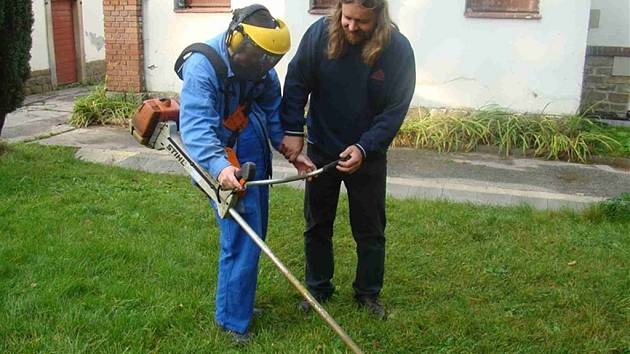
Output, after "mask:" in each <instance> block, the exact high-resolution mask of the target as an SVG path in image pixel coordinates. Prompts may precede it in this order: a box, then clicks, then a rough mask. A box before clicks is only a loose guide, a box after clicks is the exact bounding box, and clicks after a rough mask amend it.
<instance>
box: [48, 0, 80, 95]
mask: <svg viewBox="0 0 630 354" xmlns="http://www.w3.org/2000/svg"><path fill="white" fill-rule="evenodd" d="M74 1H75V0H52V3H51V4H52V23H53V41H54V47H55V65H56V66H57V70H56V73H57V84H58V85H63V84H69V83H72V82H77V50H76V45H75V40H74V15H73V6H72V5H73V2H74Z"/></svg>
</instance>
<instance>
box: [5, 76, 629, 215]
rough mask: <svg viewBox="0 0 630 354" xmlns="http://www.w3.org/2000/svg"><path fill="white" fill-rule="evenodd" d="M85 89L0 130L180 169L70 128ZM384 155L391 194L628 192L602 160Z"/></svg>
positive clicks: (96, 130) (536, 199) (462, 197)
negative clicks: (599, 162)
mask: <svg viewBox="0 0 630 354" xmlns="http://www.w3.org/2000/svg"><path fill="white" fill-rule="evenodd" d="M86 93H87V89H86V88H73V89H67V90H62V91H56V92H53V93H49V94H43V95H34V96H29V97H27V99H26V101H25V106H24V107H22V108H20V109H18V110H17V111H16V112H13V113H11V114H9V115H8V116H7V119H6V123H5V127H4V129H3V131H2V136H1V137H0V138H1V139H3V140H5V141H8V142H24V141H28V142H37V143H40V144H48V145H64V146H73V147H77V148H78V149H77V153H76V156H77V158H79V159H82V160H85V161H91V162H97V163H103V164H108V165H114V166H120V167H125V168H132V169H138V170H143V171H149V172H156V173H177V174H184V173H185V172H184V171H183V169H182V168H181V167H180V166H179V165H178V164H177V163H176V162H175V161H174V160H173V159H172V158H171V157H170V156H169V155H167V154H166V153H165V152H163V151H154V150H150V149H148V148H145V147H143V146H141V145H139V144H138V143H136V141H135V140H134V139H133V138H132V137H131V135H130V134H129V132H128V130H127V129H124V128H116V127H90V128H85V129H75V128H73V127H71V126H69V125H67V123H66V121H67V119H68V116H69V115H70V113H71V111H72V106H73V101H74V99H75V98H76V97H78V96H80V95H84V94H86ZM388 160H389V163H388V171H389V172H388V181H387V182H388V192H389V193H390V194H391V195H392V196H395V197H403V198H426V199H449V200H454V201H467V202H474V203H480V204H496V205H519V204H523V203H525V204H529V205H532V206H534V207H536V208H539V209H559V208H562V207H569V208H576V209H580V208H584V207H585V206H588V205H589V204H591V203H593V202H597V201H600V200H604V199H606V198H610V197H614V196H616V195H619V194H621V193H622V192H630V169H628V168H621V167H611V166H608V165H582V164H574V163H566V162H558V161H545V160H539V159H522V158H504V157H501V156H498V155H497V154H496V153H450V154H440V153H437V152H434V151H428V150H414V149H392V150H390V153H389V155H388ZM273 165H274V166H273V167H274V177H283V176H287V175H290V174H294V173H295V170H294V169H293V167H292V166H291V165H290V164H288V163H287V162H286V161H285V160H284V159H283V158H282V157H281V156H280V155H275V156H274V164H273ZM293 185H294V186H296V187H301V186H302V184H301V183H294V184H293Z"/></svg>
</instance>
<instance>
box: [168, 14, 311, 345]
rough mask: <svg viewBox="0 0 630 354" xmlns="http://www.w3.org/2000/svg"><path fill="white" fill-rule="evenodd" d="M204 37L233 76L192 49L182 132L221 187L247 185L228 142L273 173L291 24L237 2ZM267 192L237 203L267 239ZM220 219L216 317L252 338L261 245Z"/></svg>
mask: <svg viewBox="0 0 630 354" xmlns="http://www.w3.org/2000/svg"><path fill="white" fill-rule="evenodd" d="M206 44H207V45H209V46H210V47H211V48H213V49H214V52H215V54H218V56H216V57H218V58H220V59H221V60H222V61H223V64H224V65H225V66H223V68H224V69H227V70H226V71H227V73H226V74H227V75H226V76H227V78H222V77H221V75H220V71H221V70H218V69H217V64H216V63H213V62H212V60H210V57H208V56H207V55H204V54H202V53H201V52H193V54H191V55H190V56H189V57H188V58H187V59H186V60H185V62H184V65H183V67H182V70H181V73H182V77H183V80H184V82H183V87H182V91H181V99H180V100H181V111H180V131H181V135H182V140H183V142H184V144H185V146H186V149H187V150H188V152H189V154H190V155H191V156H192V158H193V159H194V160H195V161H196V162H197V163H199V164H200V165H201V166H202V167H204V168H205V169H206V170H207V171H208V172H209V173H210V174H211V175H212V176H214V177H215V178H217V180H218V181H219V183H220V185H221V188H223V189H235V190H242V186H241V185H240V183H239V181H238V180H237V178H236V176H235V173H236V172H237V171H238V170H239V168H238V167H237V166H234V165H233V164H232V163H230V161H228V156H227V155H226V150H225V148H226V147H229V148H232V149H233V151H235V152H236V153H235V155H236V157H237V159H238V161H239V162H240V163H244V162H254V163H255V164H256V167H257V168H256V176H255V179H264V178H267V177H268V176H269V175H270V174H271V150H270V148H269V142H271V145H272V146H273V147H274V148H276V149H277V150H279V151H280V150H282V139H283V136H284V133H283V130H282V127H281V124H280V118H279V107H280V102H281V92H280V84H279V82H278V76H277V74H276V72H275V70H274V69H273V67H274V66H275V65H276V64H277V63H278V61H279V60H280V58H282V56H283V55H284V54H285V53H286V52H287V51H288V50H289V47H290V38H289V31H288V29H287V26H286V24H285V23H284V22H282V21H281V20H278V19H275V18H273V17H272V16H271V14H270V13H269V11H268V10H267V9H266V8H265V7H264V6H262V5H251V6H248V7H246V8H243V9H237V10H235V11H234V18H233V20H232V23H231V24H230V27H229V29H228V31H226V32H225V33H222V34H221V35H219V36H217V37H215V38H213V39H211V40H209V41H208V42H206ZM215 60H216V58H215ZM219 64H220V63H219ZM223 64H222V65H223ZM222 65H219V66H222ZM222 81H223V82H222ZM240 109H242V110H243V111H244V112H245V114H244V116H245V117H246V122H245V124H240V125H239V126H238V127H237V128H235V127H234V125H233V124H232V125H230V124H227V123H229V122H230V121H231V120H232V118H233V116H234V115H235V114H236V113H235V112H237V111H239V110H240ZM240 123H242V122H240ZM237 125H238V124H237ZM294 165H295V166H296V168H298V170H299V171H301V172H308V171H311V170H313V169H314V165H312V163H310V160H309V159H308V158H307V157H306V156H304V155H301V156H299V157H298V158H296V159H294ZM268 193H269V191H268V188H267V187H260V188H252V189H249V190H247V192H246V193H245V194H244V196H242V197H241V198H240V200H239V202H238V204H237V205H236V206H235V208H236V209H237V210H238V211H239V213H240V214H241V215H242V216H243V217H244V218H245V220H246V221H247V223H248V224H249V225H250V226H251V227H252V228H253V229H254V230H255V231H256V232H257V233H258V234H259V235H260V236H261V237H262V238H263V239H264V237H265V234H266V231H267V220H268V201H269V200H268V196H269V194H268ZM215 214H216V212H215ZM216 219H217V221H218V223H219V227H220V229H221V235H220V244H221V249H220V259H219V271H218V282H217V293H216V313H215V320H216V322H217V324H218V325H219V326H220V327H221V328H222V329H223V330H225V331H227V332H228V333H229V334H231V336H232V337H233V339H234V340H235V341H237V342H247V341H249V340H250V338H251V333H250V332H249V331H248V327H249V325H250V323H251V320H252V317H253V312H254V295H255V290H256V279H257V272H258V259H259V256H260V249H259V248H258V246H257V245H256V244H255V243H254V242H253V241H252V240H251V239H250V238H249V237H248V236H247V234H246V233H245V231H243V230H242V229H241V227H240V226H239V225H238V224H237V223H236V222H235V221H234V220H233V219H231V218H225V219H220V218H219V217H218V215H217V217H216Z"/></svg>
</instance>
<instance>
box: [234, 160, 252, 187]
mask: <svg viewBox="0 0 630 354" xmlns="http://www.w3.org/2000/svg"><path fill="white" fill-rule="evenodd" d="M254 177H256V164H255V163H253V162H245V163H244V164H242V165H241V169H240V170H238V172H236V178H237V179H238V180H239V182H241V185H244V184H245V183H246V182H247V181H250V180H252V179H254Z"/></svg>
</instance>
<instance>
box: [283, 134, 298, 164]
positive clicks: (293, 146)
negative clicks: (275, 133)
mask: <svg viewBox="0 0 630 354" xmlns="http://www.w3.org/2000/svg"><path fill="white" fill-rule="evenodd" d="M303 147H304V137H303V136H290V135H285V136H284V138H283V139H282V144H280V147H279V148H278V151H280V153H281V154H282V155H284V157H285V158H286V159H287V160H289V162H291V163H293V161H295V159H297V157H298V155H299V154H300V153H301V152H302V148H303Z"/></svg>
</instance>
